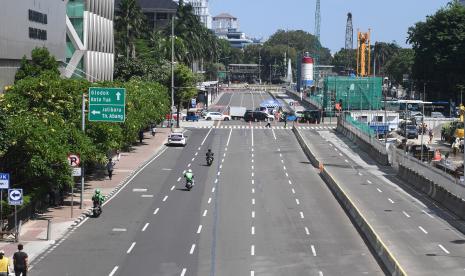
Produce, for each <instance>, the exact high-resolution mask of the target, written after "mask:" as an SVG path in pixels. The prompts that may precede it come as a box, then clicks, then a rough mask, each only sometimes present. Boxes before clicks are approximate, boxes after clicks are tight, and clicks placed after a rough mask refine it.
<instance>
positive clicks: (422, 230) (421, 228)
mask: <svg viewBox="0 0 465 276" xmlns="http://www.w3.org/2000/svg"><path fill="white" fill-rule="evenodd" d="M418 228H420V230H421V232H423V233H425V234H428V231H426V230H425V228H423V227H421V226H418Z"/></svg>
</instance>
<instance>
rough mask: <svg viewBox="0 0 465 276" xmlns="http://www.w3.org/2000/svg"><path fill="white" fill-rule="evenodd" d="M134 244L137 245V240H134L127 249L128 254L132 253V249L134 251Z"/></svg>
mask: <svg viewBox="0 0 465 276" xmlns="http://www.w3.org/2000/svg"><path fill="white" fill-rule="evenodd" d="M134 246H136V242H133V243H132V244H131V246H130V247H129V249H128V251H126V254H129V253H131V251H132V249H133V248H134Z"/></svg>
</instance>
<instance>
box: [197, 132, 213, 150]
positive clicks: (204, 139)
mask: <svg viewBox="0 0 465 276" xmlns="http://www.w3.org/2000/svg"><path fill="white" fill-rule="evenodd" d="M212 129H213V128H210V130H209V131H208V133H207V135H205V138H203V141H202V143H201V144H200V145H201V146H203V144H204V143H205V141H206V140H207V137H208V135H210V132H212ZM199 150H200V147H199Z"/></svg>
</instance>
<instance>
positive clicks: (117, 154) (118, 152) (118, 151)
mask: <svg viewBox="0 0 465 276" xmlns="http://www.w3.org/2000/svg"><path fill="white" fill-rule="evenodd" d="M120 159H121V151H120V150H119V149H117V150H116V161H118V162H119V160H120Z"/></svg>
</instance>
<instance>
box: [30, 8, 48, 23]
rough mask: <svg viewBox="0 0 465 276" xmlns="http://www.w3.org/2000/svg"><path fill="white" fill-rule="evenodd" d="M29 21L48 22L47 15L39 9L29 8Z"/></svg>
mask: <svg viewBox="0 0 465 276" xmlns="http://www.w3.org/2000/svg"><path fill="white" fill-rule="evenodd" d="M29 21H32V22H37V23H41V24H47V15H46V14H44V13H41V12H38V11H33V10H29Z"/></svg>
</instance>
